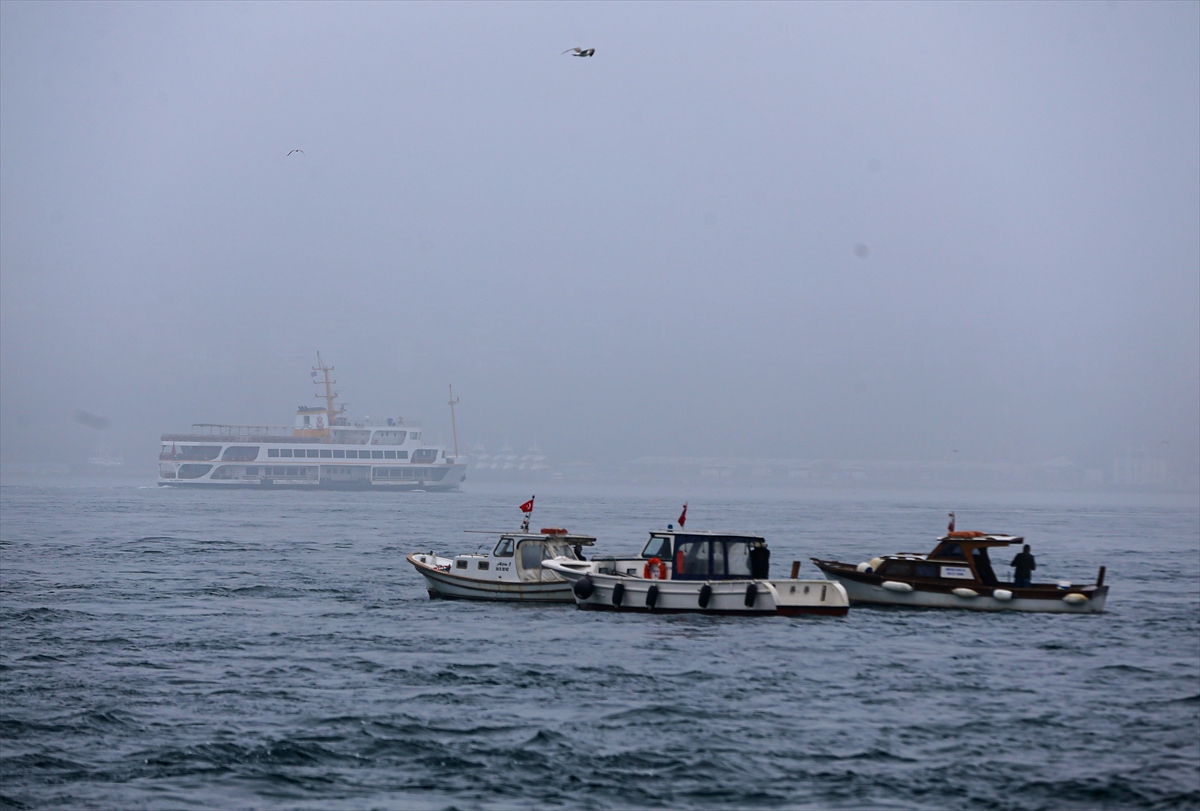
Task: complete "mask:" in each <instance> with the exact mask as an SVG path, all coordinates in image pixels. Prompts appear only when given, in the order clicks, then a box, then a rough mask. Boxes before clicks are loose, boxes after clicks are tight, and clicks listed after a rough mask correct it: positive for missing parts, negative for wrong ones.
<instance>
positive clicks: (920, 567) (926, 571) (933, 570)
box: [916, 563, 938, 577]
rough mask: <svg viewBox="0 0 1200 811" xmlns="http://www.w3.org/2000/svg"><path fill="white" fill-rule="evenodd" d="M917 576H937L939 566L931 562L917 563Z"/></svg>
mask: <svg viewBox="0 0 1200 811" xmlns="http://www.w3.org/2000/svg"><path fill="white" fill-rule="evenodd" d="M916 568H917V577H937V576H938V567H936V566H934V565H933V564H930V563H918V564H917V567H916Z"/></svg>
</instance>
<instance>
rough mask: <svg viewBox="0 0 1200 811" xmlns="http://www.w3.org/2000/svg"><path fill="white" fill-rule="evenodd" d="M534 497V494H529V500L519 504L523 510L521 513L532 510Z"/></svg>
mask: <svg viewBox="0 0 1200 811" xmlns="http://www.w3.org/2000/svg"><path fill="white" fill-rule="evenodd" d="M534 498H535V497H534V496H530V497H529V501H526V502H525V503H524V504H522V505H521V512H523V513H531V512H533V499H534Z"/></svg>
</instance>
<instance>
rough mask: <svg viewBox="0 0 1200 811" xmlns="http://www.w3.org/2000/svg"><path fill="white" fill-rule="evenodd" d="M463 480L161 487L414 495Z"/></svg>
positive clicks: (171, 483)
mask: <svg viewBox="0 0 1200 811" xmlns="http://www.w3.org/2000/svg"><path fill="white" fill-rule="evenodd" d="M461 481H462V479H461V478H460V479H458V480H457V481H454V482H452V483H432V482H425V483H421V482H413V483H412V484H408V483H404V484H372V483H370V482H312V483H303V484H302V483H298V482H296V483H292V482H214V481H195V482H186V481H166V482H159V483H158V486H159V487H171V488H180V489H183V488H192V489H198V490H353V491H356V492H364V491H371V492H375V493H412V492H415V491H422V492H430V493H432V492H438V491H448V490H457V489H458V486H459V484H460V483H461Z"/></svg>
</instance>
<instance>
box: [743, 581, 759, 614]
mask: <svg viewBox="0 0 1200 811" xmlns="http://www.w3.org/2000/svg"><path fill="white" fill-rule="evenodd" d="M757 599H758V584H757V583H751V584H750V585H748V586H746V608H753V607H754V601H755V600H757Z"/></svg>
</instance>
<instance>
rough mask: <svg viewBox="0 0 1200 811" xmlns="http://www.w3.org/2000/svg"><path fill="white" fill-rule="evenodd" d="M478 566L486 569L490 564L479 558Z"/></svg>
mask: <svg viewBox="0 0 1200 811" xmlns="http://www.w3.org/2000/svg"><path fill="white" fill-rule="evenodd" d="M479 568H480V569H482V570H483V571H487V570H488V569H490V568H491V564H490V563H488V562H487V561H486V560H481V561H479Z"/></svg>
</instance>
